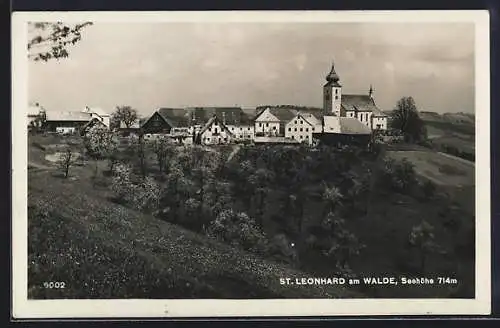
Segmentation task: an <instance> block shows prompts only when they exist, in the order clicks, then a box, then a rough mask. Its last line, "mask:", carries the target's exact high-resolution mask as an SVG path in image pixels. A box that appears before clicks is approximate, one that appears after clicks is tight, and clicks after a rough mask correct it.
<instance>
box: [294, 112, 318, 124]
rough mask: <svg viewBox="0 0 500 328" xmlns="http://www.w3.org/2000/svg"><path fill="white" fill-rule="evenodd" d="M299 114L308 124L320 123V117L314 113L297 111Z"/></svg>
mask: <svg viewBox="0 0 500 328" xmlns="http://www.w3.org/2000/svg"><path fill="white" fill-rule="evenodd" d="M299 114H300V116H302V117H303V118H304V119H305V120H306V121H307V122H309V124H311V125H321V119H319V118H318V117H317V116H316V115H313V114H312V113H303V112H299Z"/></svg>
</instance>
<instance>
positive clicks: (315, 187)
mask: <svg viewBox="0 0 500 328" xmlns="http://www.w3.org/2000/svg"><path fill="white" fill-rule="evenodd" d="M95 130H96V131H97V128H96V129H95ZM94 132H95V131H91V132H90V133H89V136H93V135H95V133H94ZM103 132H104V130H103V131H101V132H100V133H103ZM111 139H112V138H111ZM111 139H109V138H103V137H94V138H89V137H87V141H86V143H85V144H86V145H87V149H88V153H89V154H94V155H93V156H95V158H96V159H98V158H99V159H103V158H107V159H108V161H109V163H110V165H109V172H110V174H111V177H110V179H111V190H112V191H113V195H114V201H116V202H120V203H121V204H124V205H126V206H131V207H134V208H136V209H139V210H142V211H145V212H149V213H152V214H153V215H155V216H156V217H157V218H159V219H162V220H166V221H169V222H171V223H175V224H178V225H181V226H183V227H186V228H188V229H190V230H193V231H196V232H199V233H201V234H205V235H207V236H209V237H211V238H214V239H217V240H220V241H222V242H225V243H228V244H231V245H233V246H235V247H238V248H241V249H244V250H246V251H250V252H253V253H256V254H259V255H261V256H262V257H264V258H268V259H273V260H275V261H278V262H286V263H288V264H290V265H292V266H294V267H296V268H300V269H302V270H304V271H308V272H320V271H323V272H325V270H327V271H328V272H330V273H332V272H335V273H339V274H353V272H352V269H351V265H350V263H351V262H352V260H353V259H354V258H355V257H356V256H357V255H358V254H359V253H360V252H362V251H363V249H364V247H365V245H364V243H363V240H360V239H359V238H358V236H357V235H356V233H355V230H356V229H359V225H360V224H362V223H361V222H360V221H359V219H362V218H364V217H366V216H367V215H369V206H370V201H371V195H372V194H373V193H374V192H381V191H385V192H387V193H393V192H397V193H407V194H409V195H412V196H414V197H420V198H421V199H422V200H424V201H425V199H426V198H431V197H432V195H433V193H434V189H435V187H434V186H433V185H432V184H431V183H425V184H424V183H421V182H419V181H418V180H417V179H416V174H415V171H414V170H413V166H412V165H411V164H410V163H408V162H406V161H403V162H395V161H391V160H382V162H380V161H376V159H377V158H378V155H379V154H378V151H379V150H378V148H377V147H373V148H372V149H371V150H370V151H367V150H364V149H358V148H356V147H352V146H350V147H345V146H344V147H342V148H335V147H328V146H320V147H318V148H310V147H306V146H296V145H294V146H285V145H283V146H276V145H274V146H258V147H256V146H242V147H241V149H240V151H239V152H238V153H237V154H236V155H235V156H234V157H233V158H232V159H231V161H229V162H228V161H227V157H226V152H227V153H229V152H230V149H226V150H222V148H207V147H202V146H199V145H192V146H178V145H175V144H173V143H170V142H169V141H167V139H158V140H154V141H145V140H144V139H142V138H138V139H132V141H131V144H130V145H122V146H121V147H116V144H117V143H116V142H111V141H110V140H111ZM101 141H105V142H106V143H108V144H109V145H111V146H103V145H101V146H99V147H98V146H97V145H96V143H97V144H99V143H100V142H101ZM98 154H100V155H101V156H100V157H99V156H98ZM402 233H409V232H402ZM425 238H427V237H425ZM425 238H424V239H425ZM426 242H427V241H426ZM388 256H390V255H388Z"/></svg>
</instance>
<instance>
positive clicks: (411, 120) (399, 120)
mask: <svg viewBox="0 0 500 328" xmlns="http://www.w3.org/2000/svg"><path fill="white" fill-rule="evenodd" d="M391 122H392V123H391V125H392V128H394V129H396V130H399V131H401V133H403V135H404V137H405V140H406V141H409V142H418V141H422V140H424V139H425V137H426V130H425V125H424V122H423V121H422V119H421V118H420V116H419V114H418V110H417V106H416V104H415V100H414V99H413V98H412V97H403V98H401V99H400V100H398V102H397V104H396V108H395V109H394V111H393V112H392V117H391Z"/></svg>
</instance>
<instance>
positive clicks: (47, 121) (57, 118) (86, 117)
mask: <svg viewBox="0 0 500 328" xmlns="http://www.w3.org/2000/svg"><path fill="white" fill-rule="evenodd" d="M90 120H91V115H90V114H89V113H82V112H81V111H80V112H77V111H74V112H70V111H67V112H57V111H50V110H48V111H46V112H45V115H44V117H43V125H42V128H43V129H44V130H45V131H47V132H57V133H61V134H73V133H76V132H78V131H80V129H81V128H82V127H83V126H85V125H86V124H87V123H88V122H89V121H90Z"/></svg>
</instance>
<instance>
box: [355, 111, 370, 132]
mask: <svg viewBox="0 0 500 328" xmlns="http://www.w3.org/2000/svg"><path fill="white" fill-rule="evenodd" d="M372 115H373V113H372V112H358V120H359V121H360V122H361V123H363V124H364V125H366V126H367V127H369V128H370V129H371V128H372Z"/></svg>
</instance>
